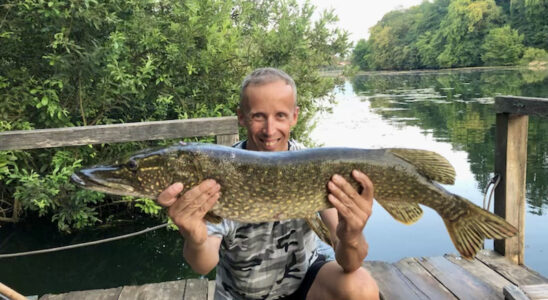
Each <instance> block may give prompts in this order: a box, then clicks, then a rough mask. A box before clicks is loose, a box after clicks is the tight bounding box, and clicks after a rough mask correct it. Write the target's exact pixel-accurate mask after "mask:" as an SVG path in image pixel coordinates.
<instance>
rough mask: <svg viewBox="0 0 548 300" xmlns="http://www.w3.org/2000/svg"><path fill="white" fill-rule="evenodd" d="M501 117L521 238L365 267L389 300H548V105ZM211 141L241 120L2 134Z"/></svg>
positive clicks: (33, 139)
mask: <svg viewBox="0 0 548 300" xmlns="http://www.w3.org/2000/svg"><path fill="white" fill-rule="evenodd" d="M495 111H496V113H497V124H496V128H497V134H496V149H495V173H497V174H499V175H500V176H501V177H502V180H501V182H500V185H498V187H497V188H496V189H495V209H494V210H495V213H496V214H498V215H500V216H502V217H503V218H505V219H506V220H507V221H508V222H510V223H511V224H512V225H514V226H516V228H518V232H519V233H518V235H517V236H515V237H513V238H510V239H506V240H503V241H495V244H494V248H495V251H490V250H483V251H481V252H480V253H479V254H478V256H477V257H476V258H475V259H474V260H465V259H462V258H461V257H460V256H457V255H453V254H447V255H444V256H439V257H422V258H405V259H402V260H400V261H398V262H397V263H387V262H382V261H367V262H364V264H363V265H364V267H365V268H367V269H368V270H369V271H370V272H371V274H372V275H373V277H374V278H375V279H376V280H377V283H378V285H379V288H380V293H381V297H382V299H406V300H407V299H411V300H413V299H522V300H525V299H548V279H547V278H545V277H543V276H541V275H540V274H538V273H537V272H535V271H533V270H531V269H529V268H527V267H526V266H524V265H523V262H524V248H525V247H524V245H525V243H524V223H525V222H524V218H525V168H526V161H527V126H528V115H535V116H540V117H548V99H538V98H525V97H512V96H504V97H496V99H495ZM213 124H215V125H213ZM206 125H207V126H206ZM143 128H145V129H146V130H145V133H144V134H142V132H143ZM203 135H215V136H216V138H217V143H219V144H226V145H230V144H232V143H233V142H235V141H236V140H237V139H238V128H237V120H236V118H235V117H226V118H215V119H201V120H177V121H163V122H154V123H152V122H145V123H141V124H120V125H104V126H89V127H81V128H62V129H45V130H34V131H29V132H23V131H17V132H2V133H0V150H7V149H35V148H48V147H60V146H74V145H84V144H95V143H105V142H121V141H135V140H150V139H167V138H178V137H191V136H203ZM16 215H17V214H14V216H16ZM14 219H16V217H14ZM499 253H500V254H499ZM214 289H215V284H214V282H213V281H208V280H206V279H187V280H179V281H171V282H161V283H151V284H145V285H141V286H123V287H117V288H111V289H104V290H90V291H74V292H69V293H66V294H59V295H52V294H48V295H44V296H42V297H40V298H39V299H55V300H62V299H67V300H68V299H84V300H85V299H101V300H109V299H185V300H189V299H193V300H194V299H203V300H206V299H208V300H209V299H213V293H214Z"/></svg>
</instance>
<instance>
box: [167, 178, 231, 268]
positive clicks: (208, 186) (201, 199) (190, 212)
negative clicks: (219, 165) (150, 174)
mask: <svg viewBox="0 0 548 300" xmlns="http://www.w3.org/2000/svg"><path fill="white" fill-rule="evenodd" d="M182 190H183V185H182V184H180V183H175V184H173V185H171V186H169V187H168V188H167V189H166V190H164V191H163V192H162V193H161V194H160V195H159V196H158V203H159V204H160V205H162V206H164V207H167V208H168V215H169V217H170V218H171V220H172V221H173V223H174V224H175V225H177V227H178V228H179V232H180V233H181V235H182V236H183V237H184V239H185V242H184V247H183V256H184V257H185V259H186V261H187V262H188V264H189V265H190V266H191V267H192V269H193V270H194V271H196V272H197V273H200V274H204V275H205V274H207V273H209V272H210V271H211V270H212V269H213V268H214V267H215V266H216V265H217V263H218V262H219V247H220V245H221V238H219V237H216V236H208V234H207V226H206V222H205V220H204V216H205V215H206V213H207V212H208V211H209V210H210V209H211V208H212V207H213V205H214V204H215V202H217V200H218V199H219V197H220V194H219V191H220V186H219V184H217V183H216V182H215V181H214V180H205V181H203V182H201V183H200V184H199V185H197V186H195V187H194V188H192V189H190V190H188V191H187V192H185V193H184V194H183V195H181V196H179V193H180V192H181V191H182Z"/></svg>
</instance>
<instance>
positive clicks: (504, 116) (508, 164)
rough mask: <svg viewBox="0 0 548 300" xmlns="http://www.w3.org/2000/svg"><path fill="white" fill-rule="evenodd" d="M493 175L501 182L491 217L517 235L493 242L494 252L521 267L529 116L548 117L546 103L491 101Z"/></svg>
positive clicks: (516, 99) (534, 100) (521, 99)
mask: <svg viewBox="0 0 548 300" xmlns="http://www.w3.org/2000/svg"><path fill="white" fill-rule="evenodd" d="M495 112H496V114H497V121H496V137H495V139H496V141H495V174H499V175H501V176H502V177H501V181H500V183H499V185H498V186H497V188H496V189H495V213H496V214H497V215H499V216H501V217H503V218H505V219H506V220H507V221H508V222H510V224H512V225H514V226H516V228H517V229H518V234H517V235H516V236H515V237H512V238H509V239H505V240H495V244H494V248H495V251H497V252H499V253H500V254H502V255H504V256H506V257H508V258H509V259H510V260H511V261H513V262H514V263H516V264H520V265H522V264H523V263H524V252H525V235H524V234H525V192H526V188H525V172H526V167H527V129H528V124H529V115H535V116H540V117H545V118H547V117H548V99H544V98H529V97H512V96H503V97H496V98H495Z"/></svg>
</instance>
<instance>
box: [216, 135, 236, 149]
mask: <svg viewBox="0 0 548 300" xmlns="http://www.w3.org/2000/svg"><path fill="white" fill-rule="evenodd" d="M239 139H240V136H239V135H238V134H237V133H236V134H220V135H217V136H215V140H216V142H217V144H219V145H225V146H232V145H234V144H236V142H238V140H239Z"/></svg>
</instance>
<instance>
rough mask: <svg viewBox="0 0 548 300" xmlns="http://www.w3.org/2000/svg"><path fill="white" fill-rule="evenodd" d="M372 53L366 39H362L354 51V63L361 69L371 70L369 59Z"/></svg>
mask: <svg viewBox="0 0 548 300" xmlns="http://www.w3.org/2000/svg"><path fill="white" fill-rule="evenodd" d="M370 55H371V49H370V47H369V44H368V42H367V41H366V40H364V39H361V40H359V41H358V43H357V44H356V46H355V47H354V50H353V51H352V59H351V61H352V64H353V65H354V66H358V68H359V69H360V70H369V68H370V67H369V60H370V59H371V58H370Z"/></svg>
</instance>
